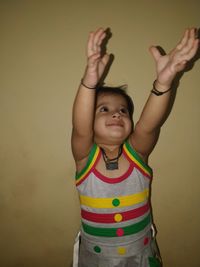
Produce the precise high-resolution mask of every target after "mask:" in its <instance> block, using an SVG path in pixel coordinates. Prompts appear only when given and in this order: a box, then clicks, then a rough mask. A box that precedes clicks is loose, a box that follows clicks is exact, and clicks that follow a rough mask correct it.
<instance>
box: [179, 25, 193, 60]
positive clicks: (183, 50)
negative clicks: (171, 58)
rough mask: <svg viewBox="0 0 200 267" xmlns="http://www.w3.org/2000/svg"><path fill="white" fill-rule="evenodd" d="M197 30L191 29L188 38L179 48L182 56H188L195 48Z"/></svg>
mask: <svg viewBox="0 0 200 267" xmlns="http://www.w3.org/2000/svg"><path fill="white" fill-rule="evenodd" d="M195 32H196V30H195V28H192V29H189V30H188V34H187V37H186V38H185V40H184V43H183V45H182V47H180V48H179V51H180V54H181V55H184V54H187V53H188V52H189V51H190V50H191V49H192V47H193V45H194V41H195Z"/></svg>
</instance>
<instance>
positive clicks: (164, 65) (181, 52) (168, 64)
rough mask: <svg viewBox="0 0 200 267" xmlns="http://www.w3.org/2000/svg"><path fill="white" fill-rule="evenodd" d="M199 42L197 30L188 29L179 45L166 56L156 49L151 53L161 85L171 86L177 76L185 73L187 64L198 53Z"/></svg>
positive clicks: (153, 48)
mask: <svg viewBox="0 0 200 267" xmlns="http://www.w3.org/2000/svg"><path fill="white" fill-rule="evenodd" d="M198 44H199V40H198V39H196V38H195V29H187V30H186V31H185V33H184V35H183V37H182V39H181V41H180V42H179V44H178V45H177V46H176V47H175V48H174V49H173V50H171V51H170V52H169V53H168V54H166V55H164V56H163V55H161V53H160V52H159V50H158V49H157V48H156V47H151V48H150V51H151V54H152V55H153V57H154V60H155V63H156V72H157V77H158V80H159V82H160V83H161V84H170V83H171V82H172V80H173V79H174V77H175V75H176V74H177V73H178V72H180V71H183V70H184V68H185V65H186V63H187V62H188V61H189V60H191V59H192V58H193V57H194V55H195V54H196V52H197V49H198Z"/></svg>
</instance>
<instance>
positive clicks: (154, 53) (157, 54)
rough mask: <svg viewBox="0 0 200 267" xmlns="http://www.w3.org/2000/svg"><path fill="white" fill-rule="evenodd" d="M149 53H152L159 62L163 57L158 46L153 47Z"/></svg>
mask: <svg viewBox="0 0 200 267" xmlns="http://www.w3.org/2000/svg"><path fill="white" fill-rule="evenodd" d="M149 51H150V53H151V55H152V56H153V58H154V60H155V61H156V62H157V61H158V60H159V58H160V57H161V54H160V51H159V50H158V48H157V47H156V46H151V47H150V48H149Z"/></svg>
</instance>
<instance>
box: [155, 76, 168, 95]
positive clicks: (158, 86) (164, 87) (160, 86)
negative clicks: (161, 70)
mask: <svg viewBox="0 0 200 267" xmlns="http://www.w3.org/2000/svg"><path fill="white" fill-rule="evenodd" d="M171 87H172V83H171V82H169V83H162V82H160V81H159V80H158V79H156V80H155V81H154V82H153V88H156V89H157V90H158V91H160V92H165V91H166V90H168V89H169V88H171Z"/></svg>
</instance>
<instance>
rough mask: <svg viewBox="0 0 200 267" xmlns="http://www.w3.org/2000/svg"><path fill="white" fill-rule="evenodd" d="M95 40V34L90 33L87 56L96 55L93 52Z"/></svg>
mask: <svg viewBox="0 0 200 267" xmlns="http://www.w3.org/2000/svg"><path fill="white" fill-rule="evenodd" d="M93 40H94V32H90V33H89V37H88V42H87V56H88V57H90V56H91V55H92V54H94V51H93Z"/></svg>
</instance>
